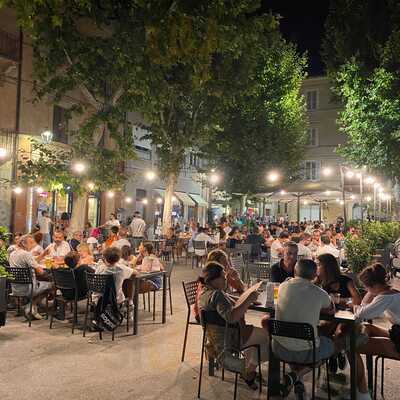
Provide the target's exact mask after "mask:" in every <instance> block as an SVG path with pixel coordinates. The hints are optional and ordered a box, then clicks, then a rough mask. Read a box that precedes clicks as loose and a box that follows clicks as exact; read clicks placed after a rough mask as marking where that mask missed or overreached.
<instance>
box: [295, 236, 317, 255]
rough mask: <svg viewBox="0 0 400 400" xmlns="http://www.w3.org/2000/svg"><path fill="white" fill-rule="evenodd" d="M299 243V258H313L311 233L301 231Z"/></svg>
mask: <svg viewBox="0 0 400 400" xmlns="http://www.w3.org/2000/svg"><path fill="white" fill-rule="evenodd" d="M299 239H300V240H299V243H298V244H297V249H298V252H297V256H298V257H299V258H305V259H307V260H312V259H313V253H312V251H311V250H310V248H309V247H308V246H309V245H310V243H311V235H310V234H309V233H305V232H303V233H301V234H300V237H299Z"/></svg>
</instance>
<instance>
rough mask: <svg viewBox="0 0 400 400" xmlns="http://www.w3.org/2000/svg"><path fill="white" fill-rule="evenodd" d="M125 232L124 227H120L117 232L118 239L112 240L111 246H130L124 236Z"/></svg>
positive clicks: (120, 247) (119, 247)
mask: <svg viewBox="0 0 400 400" xmlns="http://www.w3.org/2000/svg"><path fill="white" fill-rule="evenodd" d="M126 236H127V232H126V230H125V229H120V230H119V232H118V239H117V240H114V242H112V244H111V247H116V248H118V249H120V250H121V249H122V248H123V247H124V246H129V247H131V244H130V242H129V240H128V239H127V238H126Z"/></svg>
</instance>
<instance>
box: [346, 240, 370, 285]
mask: <svg viewBox="0 0 400 400" xmlns="http://www.w3.org/2000/svg"><path fill="white" fill-rule="evenodd" d="M344 243H345V249H346V259H347V263H348V265H349V267H350V268H351V271H352V272H353V274H354V278H356V277H357V275H358V274H359V273H360V272H361V271H362V270H363V269H364V268H365V267H367V266H368V264H369V262H370V261H371V259H372V247H371V242H370V241H369V240H367V239H365V238H363V237H356V236H355V237H351V236H347V237H346V239H345V242H344ZM355 281H357V279H355Z"/></svg>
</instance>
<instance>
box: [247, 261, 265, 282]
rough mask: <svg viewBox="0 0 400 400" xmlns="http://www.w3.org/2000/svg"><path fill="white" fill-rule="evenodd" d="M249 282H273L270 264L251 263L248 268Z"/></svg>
mask: <svg viewBox="0 0 400 400" xmlns="http://www.w3.org/2000/svg"><path fill="white" fill-rule="evenodd" d="M247 270H248V275H249V280H252V279H253V280H256V281H261V280H271V266H270V264H269V263H266V262H265V263H261V262H260V263H251V264H249V265H248V266H247Z"/></svg>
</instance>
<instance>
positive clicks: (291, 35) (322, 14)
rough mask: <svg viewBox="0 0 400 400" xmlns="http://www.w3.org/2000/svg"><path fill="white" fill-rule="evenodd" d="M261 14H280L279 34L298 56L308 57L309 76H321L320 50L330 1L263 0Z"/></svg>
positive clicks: (322, 67) (322, 66) (322, 65)
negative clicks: (292, 44) (296, 51)
mask: <svg viewBox="0 0 400 400" xmlns="http://www.w3.org/2000/svg"><path fill="white" fill-rule="evenodd" d="M262 3H263V11H269V10H272V11H273V12H274V13H275V14H280V15H281V17H282V19H281V21H280V24H281V32H282V34H283V36H284V37H285V39H287V40H289V41H291V42H293V43H295V44H296V45H297V47H298V50H299V52H301V53H303V52H304V51H307V53H308V73H309V74H310V75H322V74H323V73H324V64H323V62H322V60H321V56H320V50H321V42H322V37H323V33H324V23H325V19H326V17H327V15H328V10H329V0H319V1H318V0H316V1H315V0H306V1H300V0H297V1H296V0H263V2H262Z"/></svg>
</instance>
